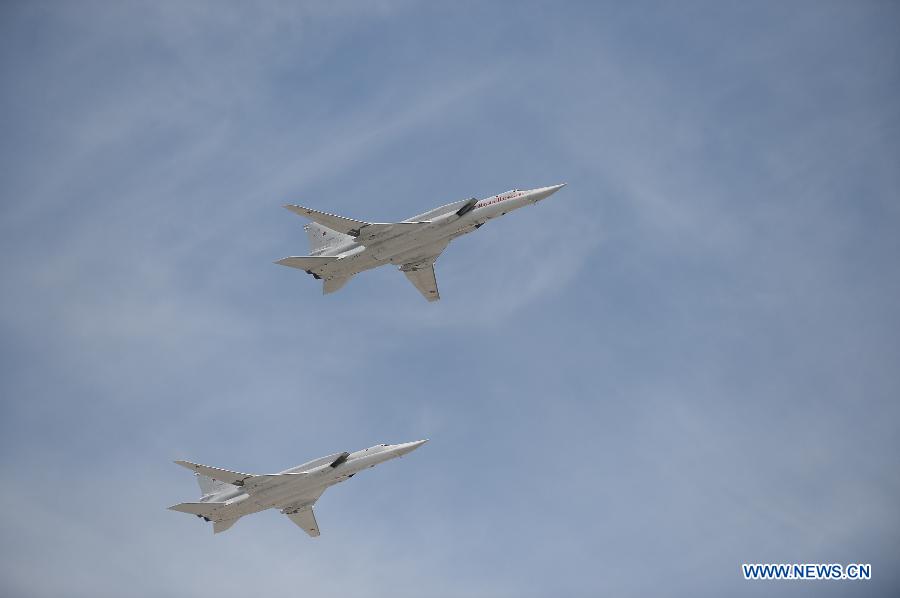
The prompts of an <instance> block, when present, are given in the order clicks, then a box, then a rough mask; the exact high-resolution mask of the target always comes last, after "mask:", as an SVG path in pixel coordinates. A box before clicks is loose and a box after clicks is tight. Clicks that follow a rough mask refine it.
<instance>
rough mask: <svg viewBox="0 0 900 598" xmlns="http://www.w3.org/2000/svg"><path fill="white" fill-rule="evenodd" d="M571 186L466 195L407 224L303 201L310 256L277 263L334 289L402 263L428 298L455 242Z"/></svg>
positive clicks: (435, 293)
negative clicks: (363, 218) (440, 261)
mask: <svg viewBox="0 0 900 598" xmlns="http://www.w3.org/2000/svg"><path fill="white" fill-rule="evenodd" d="M564 186H565V183H563V184H561V185H553V186H551V187H541V188H539V189H531V190H526V191H521V190H519V189H513V190H512V191H507V192H506V193H501V194H499V195H494V196H491V197H487V198H485V199H482V200H478V199H476V198H474V197H473V198H471V199H464V200H461V201H457V202H454V203H450V204H447V205H444V206H441V207H439V208H435V209H433V210H431V211H428V212H425V213H424V214H419V215H418V216H413V217H412V218H409V219H408V220H404V221H403V222H393V223H373V222H364V221H361V220H353V219H351V218H345V217H343V216H336V215H334V214H327V213H325V212H319V211H316V210H311V209H309V208H304V207H303V206H298V205H286V206H284V207H286V208H287V209H289V210H291V211H292V212H294V213H296V214H299V215H301V216H305V217H307V218H309V219H310V220H312V222H311V223H309V224H307V225H306V226H305V227H304V228H305V229H306V232H307V234H308V235H309V244H310V255H306V256H295V257H286V258H284V259H281V260H278V261H277V262H275V263H276V264H282V265H284V266H290V267H292V268H299V269H300V270H304V271H306V272H307V273H309V274H312V275H313V276H314V277H315V278H317V279H322V280H323V292H324V293H325V294H328V293H333V292H335V291H337V290H338V289H340V288H341V287H343V286H344V285H345V284H347V281H348V280H350V278H352V277H353V276H354V275H356V274H359V273H360V272H363V271H365V270H371V269H372V268H377V267H378V266H383V265H384V264H388V263H390V264H396V265H398V266H399V267H400V271H401V272H403V273H404V274H405V275H406V277H407V278H408V279H409V280H410V282H412V283H413V285H415V287H416V288H417V289H418V290H419V292H420V293H422V295H423V296H424V297H425V299H427V300H428V301H437V300H438V299H440V298H441V296H440V293H438V288H437V281H436V280H435V276H434V262H435V260H437V258H438V256H440V255H441V252H442V251H444V249H446V248H447V245H449V244H450V241H452V240H453V239H455V238H456V237H459V236H461V235H464V234H466V233H470V232H472V231H473V230H475V229H477V228H479V227H481V225H483V224H484V223H485V222H487V221H488V220H491V219H492V218H496V217H498V216H503V215H505V214H507V213H508V212H511V211H513V210H517V209H519V208H521V207H524V206H528V205H531V204H534V203H537V202H539V201H540V200H542V199H545V198H547V197H550V196H551V195H553V194H554V193H556V192H557V191H559V190H560V189H562V188H563V187H564Z"/></svg>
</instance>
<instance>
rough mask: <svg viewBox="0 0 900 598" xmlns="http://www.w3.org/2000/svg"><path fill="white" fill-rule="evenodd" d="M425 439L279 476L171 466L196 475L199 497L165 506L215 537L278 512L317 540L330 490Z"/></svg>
mask: <svg viewBox="0 0 900 598" xmlns="http://www.w3.org/2000/svg"><path fill="white" fill-rule="evenodd" d="M426 442H428V441H427V440H416V441H415V442H406V443H403V444H379V445H376V446H373V447H369V448H367V449H363V450H361V451H356V452H355V453H335V454H334V455H328V456H327V457H322V458H320V459H314V460H312V461H309V462H308V463H304V464H303V465H298V466H297V467H292V468H290V469H286V470H284V471H282V472H280V473H273V474H268V475H255V474H250V473H239V472H237V471H229V470H227V469H219V468H218V467H209V466H207V465H198V464H197V463H191V462H190V461H175V463H177V464H178V465H181V466H182V467H186V468H188V469H190V470H192V471H194V473H195V475H196V476H197V482H198V483H199V484H200V490H201V491H202V492H203V497H202V498H201V499H200V502H183V503H181V504H178V505H175V506H172V507H169V509H171V510H173V511H181V512H182V513H190V514H191V515H196V516H197V517H200V518H201V519H203V520H204V521H212V524H213V533H215V534H218V533H219V532H224V531H225V530H227V529H228V528H230V527H231V526H232V525H234V524H235V522H236V521H237V520H238V519H240V518H241V517H243V516H244V515H249V514H250V513H258V512H259V511H265V510H266V509H280V510H281V512H282V513H284V514H285V515H287V516H288V517H289V518H290V520H291V521H293V522H294V523H296V524H297V525H298V526H300V527H301V528H302V529H303V531H305V532H306V533H307V534H309V535H310V536H312V537H316V536H318V535H319V524H318V523H316V516H315V515H314V514H313V505H315V504H316V501H317V500H319V497H320V496H322V493H323V492H325V490H326V489H327V488H328V487H329V486H333V485H335V484H337V483H340V482H343V481H344V480H347V479H350V478H352V477H353V476H354V475H356V474H357V473H359V472H360V471H362V470H363V469H367V468H369V467H375V466H376V465H378V464H380V463H384V462H385V461H388V460H390V459H394V458H395V457H402V456H403V455H405V454H407V453H409V452H411V451H414V450H416V449H417V448H419V447H420V446H422V445H423V444H425V443H426Z"/></svg>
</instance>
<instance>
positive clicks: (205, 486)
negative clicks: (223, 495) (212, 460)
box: [194, 473, 231, 496]
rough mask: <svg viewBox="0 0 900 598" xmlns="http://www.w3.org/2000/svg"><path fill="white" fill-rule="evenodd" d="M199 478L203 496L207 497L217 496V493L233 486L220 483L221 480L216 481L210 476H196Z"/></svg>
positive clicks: (198, 482) (198, 481)
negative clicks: (210, 495)
mask: <svg viewBox="0 0 900 598" xmlns="http://www.w3.org/2000/svg"><path fill="white" fill-rule="evenodd" d="M194 475H196V476H197V484H198V485H199V486H200V492H202V493H203V494H201V496H207V495H208V494H215V493H217V492H221V491H222V490H225V488H226V487H227V486H231V484H226V483H225V482H220V481H219V480H214V479H212V478H211V477H209V476H205V475H202V474H199V473H197V474H194Z"/></svg>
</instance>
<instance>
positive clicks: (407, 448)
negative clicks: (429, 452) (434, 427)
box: [397, 438, 428, 456]
mask: <svg viewBox="0 0 900 598" xmlns="http://www.w3.org/2000/svg"><path fill="white" fill-rule="evenodd" d="M426 442H428V439H427V438H426V439H425V440H416V441H414V442H406V443H404V444H401V445H398V446H397V453H399V454H400V456H403V455H405V454H406V453H411V452H413V451H414V450H416V449H417V448H419V447H420V446H422V445H423V444H425V443H426Z"/></svg>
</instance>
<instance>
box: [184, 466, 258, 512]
mask: <svg viewBox="0 0 900 598" xmlns="http://www.w3.org/2000/svg"><path fill="white" fill-rule="evenodd" d="M175 463H177V464H178V465H181V466H182V467H186V468H188V469H190V470H191V471H195V472H197V473H199V474H200V475H205V476H206V477H209V478H212V479H214V480H219V481H220V482H225V483H226V484H232V485H234V486H243V485H244V480H247V479H249V478H252V477H253V474H250V473H240V472H238V471H229V470H227V469H219V468H218V467H210V466H209V465H200V464H199V463H191V462H190V461H175ZM185 504H188V503H185Z"/></svg>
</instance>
